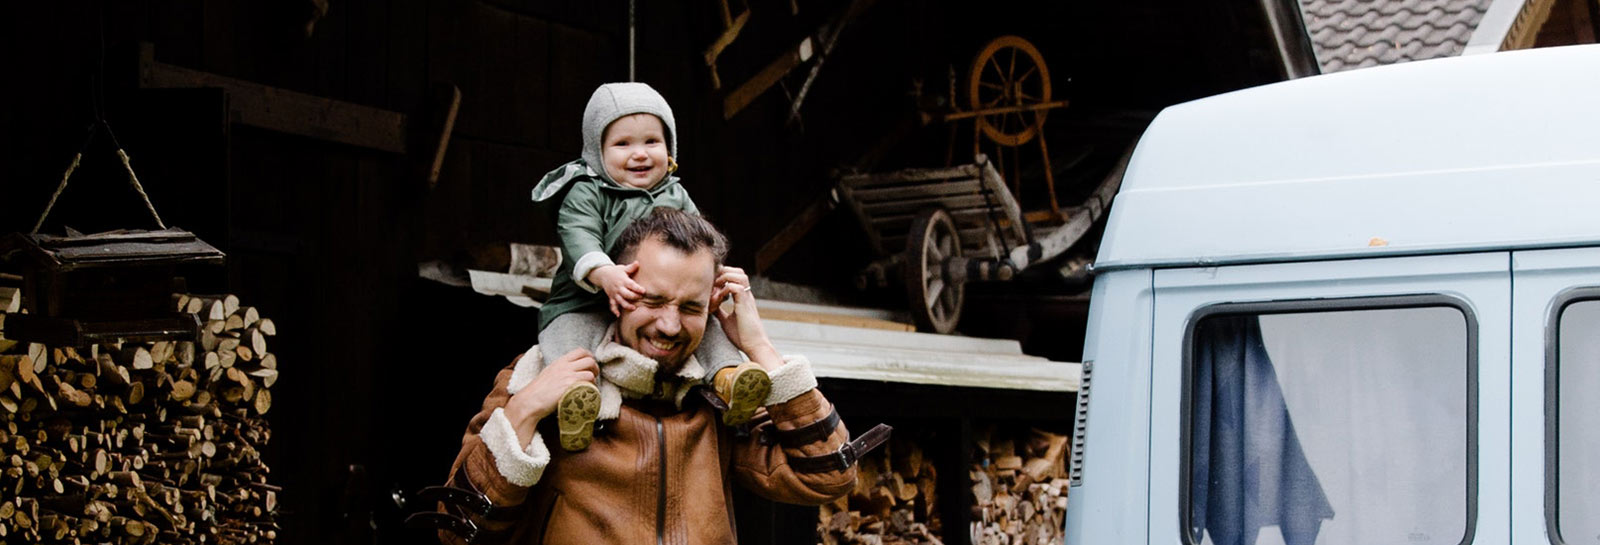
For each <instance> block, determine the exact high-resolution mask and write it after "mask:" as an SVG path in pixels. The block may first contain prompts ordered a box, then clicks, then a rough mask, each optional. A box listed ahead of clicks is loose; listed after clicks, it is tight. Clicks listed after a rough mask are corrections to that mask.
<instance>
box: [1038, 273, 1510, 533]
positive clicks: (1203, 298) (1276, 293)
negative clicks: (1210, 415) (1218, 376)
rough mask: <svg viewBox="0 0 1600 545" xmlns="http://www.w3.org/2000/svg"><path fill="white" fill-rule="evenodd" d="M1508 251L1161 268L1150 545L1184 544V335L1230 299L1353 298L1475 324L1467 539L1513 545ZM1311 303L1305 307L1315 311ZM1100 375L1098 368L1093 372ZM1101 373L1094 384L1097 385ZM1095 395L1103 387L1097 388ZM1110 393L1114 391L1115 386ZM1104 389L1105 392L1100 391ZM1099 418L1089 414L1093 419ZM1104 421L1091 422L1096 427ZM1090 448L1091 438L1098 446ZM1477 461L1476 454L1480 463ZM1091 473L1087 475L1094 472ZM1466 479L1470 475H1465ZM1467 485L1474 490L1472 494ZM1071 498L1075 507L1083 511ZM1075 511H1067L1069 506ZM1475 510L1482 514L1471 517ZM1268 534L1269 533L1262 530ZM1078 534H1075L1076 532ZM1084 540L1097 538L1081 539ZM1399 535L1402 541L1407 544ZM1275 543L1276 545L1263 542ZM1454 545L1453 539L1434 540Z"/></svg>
mask: <svg viewBox="0 0 1600 545" xmlns="http://www.w3.org/2000/svg"><path fill="white" fill-rule="evenodd" d="M1509 268H1510V265H1509V255H1508V254H1506V253H1503V252H1492V253H1480V254H1461V255H1439V256H1421V257H1398V258H1386V259H1363V260H1347V261H1327V262H1319V263H1283V264H1260V265H1239V266H1229V267H1209V268H1192V269H1162V270H1157V271H1155V276H1154V283H1155V289H1154V294H1155V321H1154V327H1153V331H1152V333H1153V339H1154V342H1153V348H1152V353H1151V361H1152V367H1153V369H1152V372H1151V377H1152V380H1151V386H1150V399H1151V407H1150V417H1151V421H1150V444H1151V447H1150V455H1149V461H1150V467H1149V471H1150V477H1149V479H1150V484H1149V494H1150V498H1151V504H1150V509H1149V516H1150V520H1149V536H1150V537H1149V542H1150V543H1153V544H1163V545H1177V544H1183V543H1187V541H1186V538H1185V537H1184V536H1185V534H1186V529H1185V528H1183V520H1184V519H1183V517H1182V516H1180V515H1181V514H1182V513H1183V512H1184V511H1183V509H1185V508H1186V506H1185V505H1183V501H1184V500H1183V498H1184V497H1185V496H1186V492H1187V491H1186V490H1184V489H1183V484H1182V483H1183V482H1185V479H1184V478H1183V471H1184V468H1185V465H1184V461H1185V460H1186V457H1187V456H1188V453H1187V452H1185V451H1184V446H1183V437H1184V430H1183V423H1184V422H1185V418H1186V417H1185V411H1187V410H1188V409H1187V408H1186V407H1185V406H1184V400H1185V384H1184V376H1185V372H1186V371H1185V368H1184V366H1185V364H1186V362H1187V361H1188V358H1187V357H1186V355H1185V353H1184V352H1185V349H1186V343H1185V337H1186V335H1187V332H1188V331H1189V328H1190V326H1191V325H1192V321H1193V320H1194V319H1195V316H1196V313H1197V312H1201V311H1203V310H1205V309H1207V308H1208V307H1215V306H1217V305H1223V304H1233V303H1265V302H1283V301H1303V302H1307V303H1315V302H1325V301H1327V300H1337V299H1346V298H1373V297H1399V296H1413V295H1436V296H1444V297H1447V298H1450V299H1453V300H1456V301H1459V302H1460V304H1461V305H1462V306H1463V307H1464V308H1465V309H1466V310H1467V311H1468V312H1469V313H1470V316H1471V317H1472V318H1471V319H1472V320H1475V331H1476V332H1477V335H1476V337H1475V342H1476V356H1477V367H1476V373H1477V374H1476V384H1477V385H1478V387H1477V389H1476V399H1475V405H1476V410H1475V411H1473V412H1474V413H1475V414H1476V425H1475V430H1476V431H1475V434H1474V432H1473V430H1472V429H1469V430H1468V432H1467V433H1468V437H1469V441H1472V440H1475V442H1476V448H1475V449H1473V448H1469V449H1468V452H1467V453H1466V456H1467V460H1468V461H1469V462H1468V467H1472V468H1475V469H1472V470H1471V471H1473V473H1472V474H1471V475H1470V477H1471V478H1473V479H1475V481H1473V482H1474V486H1475V492H1471V493H1470V494H1471V495H1470V497H1469V498H1467V501H1466V505H1467V506H1468V513H1469V514H1468V515H1467V517H1466V520H1467V529H1466V534H1467V535H1468V536H1469V537H1470V539H1469V540H1468V542H1471V543H1479V544H1498V543H1506V542H1508V539H1509V521H1508V517H1507V513H1508V511H1509V504H1508V501H1509V500H1508V497H1509V490H1508V486H1509V481H1510V478H1509V473H1508V469H1507V468H1508V464H1509V462H1510V460H1509V445H1508V440H1509V438H1508V437H1507V434H1508V431H1509V429H1510V422H1509V413H1510V396H1509V392H1508V390H1507V388H1506V385H1507V384H1508V383H1509V380H1510V369H1509V367H1510V364H1509V354H1510V346H1509V340H1508V339H1507V335H1506V333H1507V332H1508V331H1509V329H1510V324H1509V318H1510V312H1509V309H1510V303H1511V301H1510V299H1511V294H1510V271H1509ZM1310 306H1311V305H1309V304H1308V308H1309V307H1310ZM1096 370H1097V372H1098V366H1097V367H1096ZM1098 378H1099V377H1098V376H1097V377H1096V380H1098ZM1095 386H1096V389H1097V390H1098V387H1099V386H1100V385H1099V384H1096V385H1095ZM1108 390H1109V389H1108ZM1103 392H1104V391H1098V392H1097V393H1102V394H1103V395H1106V396H1108V397H1109V396H1110V395H1112V394H1104V393H1103ZM1092 414H1093V413H1092V412H1091V415H1092ZM1099 424H1100V422H1098V421H1095V422H1093V423H1091V428H1092V427H1094V426H1098V425H1099ZM1091 444H1092V440H1091ZM1474 456H1475V457H1476V459H1475V461H1474ZM1093 471H1095V470H1092V469H1091V470H1090V474H1091V476H1092V475H1093ZM1464 477H1465V476H1464ZM1472 489H1473V487H1469V488H1468V490H1472ZM1080 505H1081V504H1078V503H1077V502H1076V501H1074V506H1080ZM1069 511H1070V509H1069ZM1474 512H1475V514H1473V513H1474ZM1263 532H1266V530H1264V531H1263ZM1069 535H1071V534H1069ZM1075 537H1076V538H1077V539H1079V542H1084V543H1102V542H1104V543H1112V542H1114V541H1099V540H1097V539H1095V536H1092V535H1089V534H1081V535H1076V536H1075ZM1405 541H1406V540H1405V539H1404V538H1403V537H1402V538H1399V539H1397V540H1396V542H1405ZM1265 542H1268V543H1270V542H1272V541H1265ZM1433 542H1434V543H1444V544H1446V545H1449V544H1453V543H1455V541H1453V540H1441V541H1433Z"/></svg>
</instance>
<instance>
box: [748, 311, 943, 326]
mask: <svg viewBox="0 0 1600 545" xmlns="http://www.w3.org/2000/svg"><path fill="white" fill-rule="evenodd" d="M760 312H761V319H762V321H763V323H765V322H766V321H767V320H780V321H785V322H799V323H807V324H826V325H836V326H844V327H856V328H862V329H881V330H885V331H916V330H917V326H914V325H911V324H905V323H900V322H891V321H889V320H880V319H877V318H866V317H861V316H849V315H841V314H828V313H822V312H809V311H804V310H785V309H761V311H760Z"/></svg>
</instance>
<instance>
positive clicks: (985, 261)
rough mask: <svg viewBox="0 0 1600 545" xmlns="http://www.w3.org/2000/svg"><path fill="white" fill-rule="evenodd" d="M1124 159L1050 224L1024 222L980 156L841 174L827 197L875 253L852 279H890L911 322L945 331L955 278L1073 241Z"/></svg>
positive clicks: (1016, 267)
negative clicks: (941, 164) (966, 161)
mask: <svg viewBox="0 0 1600 545" xmlns="http://www.w3.org/2000/svg"><path fill="white" fill-rule="evenodd" d="M1127 160H1128V157H1127V155H1126V154H1125V155H1124V156H1123V158H1122V160H1121V161H1120V162H1119V163H1118V165H1117V166H1116V167H1115V168H1113V169H1112V172H1111V173H1110V174H1109V175H1108V176H1106V178H1105V179H1104V181H1102V182H1101V183H1100V186H1099V187H1097V188H1096V189H1095V191H1094V193H1093V194H1091V195H1090V197H1089V198H1088V199H1086V200H1085V201H1084V202H1083V203H1082V204H1080V205H1079V206H1076V207H1072V208H1064V209H1061V210H1060V211H1059V214H1060V215H1061V216H1064V217H1065V218H1066V222H1065V223H1063V224H1060V225H1058V226H1043V225H1041V226H1030V225H1029V224H1028V223H1027V222H1026V221H1025V220H1024V214H1023V212H1022V210H1021V209H1020V208H1019V207H1018V206H1017V202H1016V200H1015V199H1014V198H1013V197H1012V194H1011V192H1010V191H1009V190H1007V189H1006V187H1005V183H1004V180H1003V179H1001V177H1000V174H999V172H998V171H996V170H995V168H994V165H993V164H991V163H990V162H989V161H988V158H987V157H985V156H983V155H981V154H980V155H979V156H978V161H977V162H976V163H974V164H970V165H960V166H955V167H950V168H932V169H906V170H900V171H895V172H887V173H879V174H856V175H849V176H844V177H842V178H840V179H839V181H838V184H837V186H836V187H835V191H834V195H835V196H836V198H837V199H838V200H839V202H840V203H841V204H843V205H845V206H846V207H848V208H849V209H850V210H851V211H852V212H854V213H855V216H856V218H857V219H858V220H859V221H860V222H861V226H862V227H863V228H865V230H866V232H867V241H868V244H869V245H871V247H872V248H873V250H874V251H875V252H877V253H878V255H880V256H881V257H880V258H879V259H878V260H876V261H873V262H872V264H870V265H868V266H867V267H866V268H865V269H864V270H863V271H862V272H861V273H860V274H859V275H858V276H857V285H858V287H862V288H865V287H868V286H872V285H877V286H885V287H886V286H887V285H888V284H889V280H890V279H891V278H893V277H895V276H899V277H900V279H901V280H903V282H904V285H905V289H906V298H907V300H908V302H909V303H910V306H911V315H912V318H913V319H914V320H915V321H916V323H917V327H918V328H919V329H922V330H924V331H933V332H938V333H949V332H951V331H953V330H954V329H955V326H956V322H957V321H959V320H960V317H961V305H962V302H963V301H962V298H963V293H964V291H965V290H964V288H963V285H964V284H965V283H967V282H969V281H991V280H999V281H1004V280H1010V279H1011V278H1012V277H1014V276H1015V275H1016V273H1017V272H1018V271H1021V270H1023V269H1026V268H1028V267H1029V266H1030V265H1034V264H1037V263H1041V262H1044V261H1049V260H1051V259H1053V258H1055V257H1057V256H1059V255H1061V254H1062V253H1064V252H1066V251H1067V249H1068V248H1071V247H1072V245H1073V244H1075V243H1077V242H1078V240H1079V239H1081V238H1083V235H1084V234H1085V233H1087V232H1088V231H1089V228H1090V227H1091V226H1093V225H1094V223H1095V221H1097V220H1099V219H1100V217H1101V216H1103V215H1104V214H1105V211H1106V210H1107V209H1108V207H1109V206H1110V203H1111V198H1112V197H1113V196H1115V195H1116V193H1117V188H1118V186H1119V185H1120V184H1121V181H1122V171H1123V169H1124V168H1126V166H1127Z"/></svg>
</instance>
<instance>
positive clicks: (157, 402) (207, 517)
mask: <svg viewBox="0 0 1600 545" xmlns="http://www.w3.org/2000/svg"><path fill="white" fill-rule="evenodd" d="M174 304H175V305H176V307H177V308H178V309H179V310H180V311H183V312H189V313H192V314H195V315H197V316H199V317H200V318H201V320H202V323H204V324H205V327H204V329H203V331H202V333H201V335H200V338H199V339H198V340H195V341H189V340H181V341H153V342H132V341H129V342H110V343H101V344H94V345H90V346H87V347H71V346H45V345H42V344H37V343H13V345H12V346H11V347H10V348H9V349H6V350H0V542H7V541H9V542H13V543H73V544H80V543H116V544H126V545H149V544H152V543H162V544H201V543H219V544H243V543H270V542H272V541H273V540H275V539H276V537H277V531H278V525H277V523H276V520H275V519H276V512H277V494H278V493H279V492H280V489H279V488H278V487H276V486H273V485H271V484H268V482H267V475H268V472H269V470H268V468H267V466H266V465H265V464H263V463H262V461H261V455H260V450H261V449H262V448H263V447H264V445H266V444H267V442H268V441H269V440H270V438H271V435H272V432H271V429H270V428H269V427H268V425H267V421H266V419H265V418H264V417H263V414H264V413H266V412H267V411H268V410H269V409H270V408H271V407H272V394H271V391H270V387H271V386H272V385H273V383H274V382H276V381H277V377H278V371H277V357H276V356H274V355H273V354H272V353H271V352H269V351H268V350H267V337H271V336H272V335H274V334H275V333H276V328H275V326H274V325H273V324H272V321H271V320H269V319H266V318H263V317H261V316H260V315H259V313H258V312H257V311H256V309H254V308H253V307H242V306H239V303H238V298H237V297H233V296H231V295H230V296H217V297H201V296H188V295H179V296H174ZM13 308H14V307H13ZM0 335H3V330H0Z"/></svg>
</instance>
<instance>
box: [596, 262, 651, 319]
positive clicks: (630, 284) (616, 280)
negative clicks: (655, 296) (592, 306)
mask: <svg viewBox="0 0 1600 545" xmlns="http://www.w3.org/2000/svg"><path fill="white" fill-rule="evenodd" d="M636 272H639V262H637V261H635V262H633V263H629V264H627V265H601V266H599V267H595V268H594V270H592V271H589V278H588V280H589V283H590V284H593V285H596V286H600V288H601V289H603V290H606V300H607V302H609V303H611V315H612V316H621V315H622V310H623V309H627V310H633V308H634V307H633V302H634V301H637V300H639V297H641V296H643V295H644V286H641V285H639V283H638V282H634V281H633V274H634V273H636Z"/></svg>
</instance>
